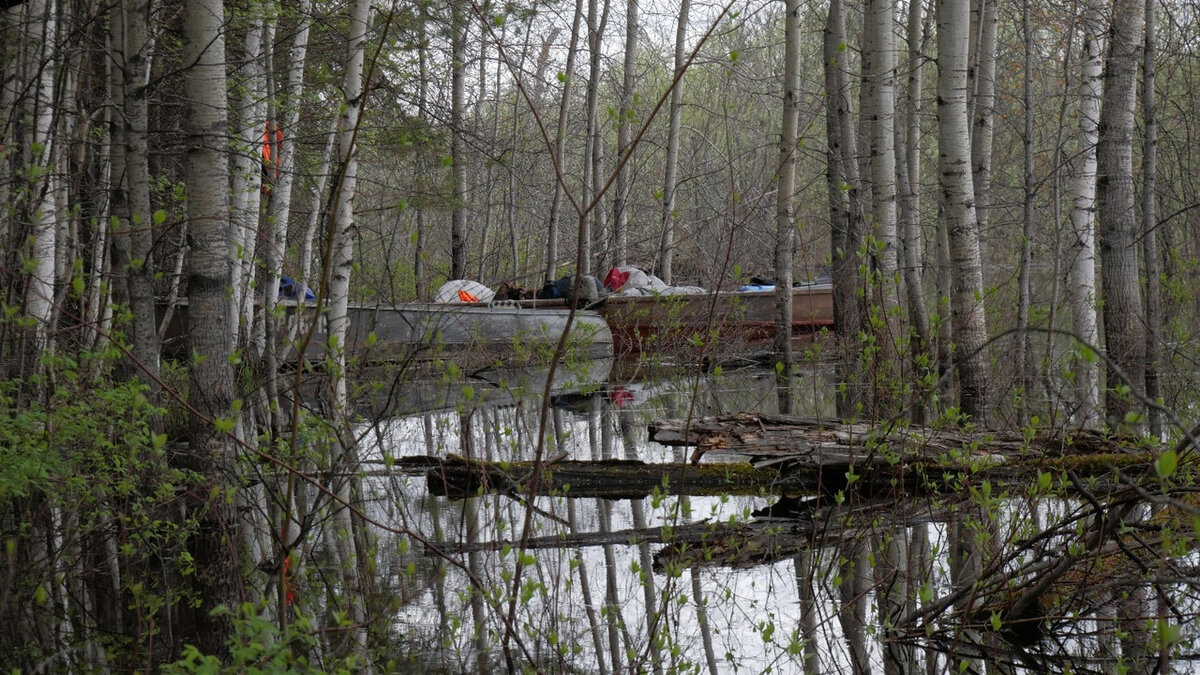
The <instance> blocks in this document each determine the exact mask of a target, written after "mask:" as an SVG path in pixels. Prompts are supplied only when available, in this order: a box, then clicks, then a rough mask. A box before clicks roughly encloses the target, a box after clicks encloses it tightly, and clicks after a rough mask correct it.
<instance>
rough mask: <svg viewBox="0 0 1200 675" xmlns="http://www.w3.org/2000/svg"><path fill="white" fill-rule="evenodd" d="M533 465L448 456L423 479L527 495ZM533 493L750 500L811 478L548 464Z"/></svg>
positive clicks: (740, 470)
mask: <svg viewBox="0 0 1200 675" xmlns="http://www.w3.org/2000/svg"><path fill="white" fill-rule="evenodd" d="M533 473H534V463H533V462H486V461H475V460H467V459H465V458H463V457H459V456H457V455H451V456H449V457H446V458H445V459H444V460H442V461H440V462H439V463H438V465H437V466H434V467H432V468H430V469H429V470H428V471H427V472H426V475H425V478H426V481H427V482H428V489H429V492H430V494H433V495H437V496H441V497H448V498H450V499H464V498H467V497H476V496H479V495H482V494H485V493H509V492H513V493H517V492H519V493H525V492H528V490H529V489H530V485H529V480H530V479H531V477H532V476H533ZM539 475H540V481H539V484H538V485H537V487H536V492H537V493H538V494H541V495H546V494H553V495H558V496H564V497H592V498H596V497H599V498H603V499H641V498H643V497H649V496H650V495H653V494H656V493H657V494H664V495H722V494H744V495H754V494H763V493H764V492H808V491H812V490H814V489H815V488H816V487H817V483H816V482H814V480H813V477H812V476H803V475H799V474H797V475H795V476H784V475H782V474H781V473H780V472H779V470H778V469H775V468H771V467H765V468H755V467H753V466H750V465H748V464H744V463H741V464H729V463H722V464H701V465H688V464H682V463H671V464H666V463H662V464H648V463H646V462H641V461H637V460H601V461H575V460H561V461H554V462H548V463H546V464H544V465H543V467H542V470H541V472H540V474H539Z"/></svg>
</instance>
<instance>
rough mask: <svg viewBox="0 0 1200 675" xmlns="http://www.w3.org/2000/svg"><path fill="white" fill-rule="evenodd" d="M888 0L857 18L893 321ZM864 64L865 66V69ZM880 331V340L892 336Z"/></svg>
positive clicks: (887, 313)
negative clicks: (860, 23)
mask: <svg viewBox="0 0 1200 675" xmlns="http://www.w3.org/2000/svg"><path fill="white" fill-rule="evenodd" d="M893 22H894V5H893V3H892V0H869V2H868V3H867V6H866V13H865V16H864V17H863V24H864V27H863V30H864V32H865V34H866V35H867V36H868V39H867V40H865V41H864V42H866V44H868V45H870V47H869V51H870V58H869V59H867V60H866V61H865V63H864V66H865V67H864V71H863V72H864V74H865V76H866V77H865V79H866V80H867V82H868V83H869V92H870V93H869V95H868V96H867V99H868V100H869V102H870V110H869V111H864V115H865V116H866V118H867V120H868V125H867V126H868V129H869V133H870V157H871V200H872V216H873V217H872V222H873V226H874V231H873V233H872V234H873V236H874V238H875V246H874V247H872V262H873V267H874V270H873V271H874V272H875V274H876V276H877V277H878V279H877V281H876V283H877V284H878V285H879V292H880V294H881V300H882V303H881V308H882V310H883V314H884V316H883V321H884V322H886V323H889V324H890V323H892V322H894V321H895V317H894V316H893V314H894V313H895V312H894V310H895V309H896V308H897V307H898V300H897V297H896V291H897V285H896V284H897V280H896V278H895V277H896V269H897V261H896V146H895V141H896V134H895V124H896V34H895V32H894V30H893V25H892V24H893ZM868 68H869V70H868ZM895 336H896V334H895V332H894V331H890V330H889V331H885V335H882V336H880V337H881V339H884V340H889V341H890V340H894V339H895Z"/></svg>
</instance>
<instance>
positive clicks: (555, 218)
mask: <svg viewBox="0 0 1200 675" xmlns="http://www.w3.org/2000/svg"><path fill="white" fill-rule="evenodd" d="M685 1H686V0H685ZM582 20H583V0H575V14H574V15H573V17H572V19H571V44H570V46H569V47H568V48H567V65H566V69H565V70H564V71H563V88H562V97H561V98H560V99H559V104H558V126H556V127H555V129H554V172H555V176H554V198H553V200H552V201H551V203H550V224H549V226H548V229H549V232H548V233H547V239H546V265H545V267H544V268H543V274H542V277H543V278H544V279H545V281H546V282H547V283H549V282H551V281H553V280H554V278H555V277H556V276H557V274H556V272H557V270H558V232H559V229H560V223H561V221H562V201H563V193H564V192H565V191H566V185H565V181H566V174H565V170H566V169H565V167H564V166H563V162H564V161H565V160H566V155H565V150H566V145H567V119H568V117H569V115H570V112H571V89H572V88H573V87H574V84H575V58H576V56H578V52H579V24H580V23H581V22H582Z"/></svg>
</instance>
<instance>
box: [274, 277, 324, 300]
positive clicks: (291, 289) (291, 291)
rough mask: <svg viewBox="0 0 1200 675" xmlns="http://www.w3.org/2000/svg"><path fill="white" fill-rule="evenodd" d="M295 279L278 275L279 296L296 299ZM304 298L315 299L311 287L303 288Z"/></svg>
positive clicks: (315, 296)
mask: <svg viewBox="0 0 1200 675" xmlns="http://www.w3.org/2000/svg"><path fill="white" fill-rule="evenodd" d="M296 295H297V292H296V280H295V279H292V278H291V277H279V297H281V298H291V299H292V300H295V299H296ZM304 299H305V300H316V299H317V294H316V293H313V290H312V289H311V288H306V289H304Z"/></svg>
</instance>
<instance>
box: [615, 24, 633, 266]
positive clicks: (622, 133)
mask: <svg viewBox="0 0 1200 675" xmlns="http://www.w3.org/2000/svg"><path fill="white" fill-rule="evenodd" d="M637 33H638V0H625V61H624V65H623V67H622V69H621V70H622V76H623V77H622V80H621V104H620V105H619V106H618V107H617V116H618V119H617V156H616V161H617V182H616V184H615V185H614V186H613V189H614V194H613V232H612V236H613V238H612V245H613V258H612V260H613V264H614V265H624V264H625V263H626V258H627V256H628V255H629V233H628V231H627V230H628V225H629V192H630V189H631V188H630V185H629V172H630V168H631V167H630V165H631V164H632V163H633V157H632V155H633V152H634V148H632V147H630V145H631V142H632V140H631V139H632V136H633V123H634V114H635V111H634V107H633V88H634V74H635V72H634V71H635V69H636V68H637V43H638V35H637Z"/></svg>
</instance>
